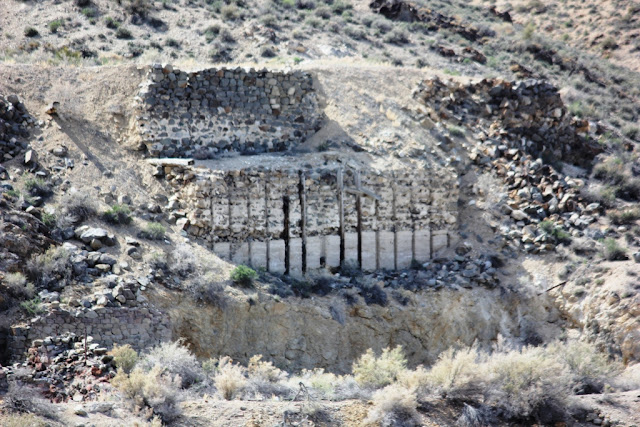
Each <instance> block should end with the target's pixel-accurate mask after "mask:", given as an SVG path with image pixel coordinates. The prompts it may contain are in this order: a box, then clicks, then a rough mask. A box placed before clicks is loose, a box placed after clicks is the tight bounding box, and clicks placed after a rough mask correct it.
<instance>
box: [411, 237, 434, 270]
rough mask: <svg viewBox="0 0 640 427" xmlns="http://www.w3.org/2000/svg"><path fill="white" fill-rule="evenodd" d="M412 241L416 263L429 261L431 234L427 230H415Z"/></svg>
mask: <svg viewBox="0 0 640 427" xmlns="http://www.w3.org/2000/svg"><path fill="white" fill-rule="evenodd" d="M414 240H415V253H414V254H413V256H414V258H415V259H416V261H418V262H427V261H428V260H429V259H431V232H430V231H429V230H417V231H416V232H415V233H414Z"/></svg>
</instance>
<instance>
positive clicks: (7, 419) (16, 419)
mask: <svg viewBox="0 0 640 427" xmlns="http://www.w3.org/2000/svg"><path fill="white" fill-rule="evenodd" d="M0 425H1V426H3V427H45V426H47V425H49V424H48V423H47V422H46V421H45V420H43V419H42V418H40V417H38V416H36V415H34V414H20V413H18V414H0Z"/></svg>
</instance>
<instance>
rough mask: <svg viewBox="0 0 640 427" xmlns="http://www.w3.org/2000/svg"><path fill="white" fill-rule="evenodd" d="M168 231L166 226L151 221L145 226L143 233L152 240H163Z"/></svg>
mask: <svg viewBox="0 0 640 427" xmlns="http://www.w3.org/2000/svg"><path fill="white" fill-rule="evenodd" d="M166 232H167V230H166V228H164V226H163V225H162V224H160V223H159V222H150V223H148V224H147V226H146V227H145V228H144V231H143V232H142V235H143V236H144V237H145V238H147V239H150V240H162V239H164V236H165V233H166Z"/></svg>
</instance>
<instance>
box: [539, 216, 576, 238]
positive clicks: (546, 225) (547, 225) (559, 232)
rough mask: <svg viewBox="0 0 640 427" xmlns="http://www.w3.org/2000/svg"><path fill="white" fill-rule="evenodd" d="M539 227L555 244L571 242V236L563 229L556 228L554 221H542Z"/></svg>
mask: <svg viewBox="0 0 640 427" xmlns="http://www.w3.org/2000/svg"><path fill="white" fill-rule="evenodd" d="M539 227H540V230H541V231H542V232H543V233H544V234H546V235H547V236H548V237H551V238H552V239H553V240H554V241H555V242H561V243H570V242H571V235H570V234H569V233H567V232H566V231H564V230H563V229H562V227H558V226H556V225H555V224H554V223H553V222H552V221H542V222H541V223H540V225H539Z"/></svg>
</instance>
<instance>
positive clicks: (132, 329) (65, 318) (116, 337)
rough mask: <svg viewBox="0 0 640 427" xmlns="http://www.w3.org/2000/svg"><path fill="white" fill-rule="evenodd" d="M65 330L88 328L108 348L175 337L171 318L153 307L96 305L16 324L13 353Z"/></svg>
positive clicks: (19, 354) (139, 347) (145, 344)
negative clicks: (172, 335) (23, 323)
mask: <svg viewBox="0 0 640 427" xmlns="http://www.w3.org/2000/svg"><path fill="white" fill-rule="evenodd" d="M74 311H76V310H74ZM85 328H86V329H85ZM65 332H71V333H74V334H76V335H77V336H84V334H85V332H86V334H87V335H88V336H91V337H92V338H93V340H94V342H99V343H100V344H101V345H104V346H105V347H107V348H110V347H112V346H113V345H114V344H119V345H124V344H129V345H131V347H133V348H134V349H135V350H138V351H139V350H144V349H145V348H147V347H149V346H153V345H157V344H160V343H162V342H165V341H170V340H171V326H170V323H169V319H168V318H167V317H166V316H164V315H162V313H160V312H159V311H158V310H156V309H153V308H147V307H96V308H93V309H87V310H84V311H76V312H71V311H67V310H65V309H55V310H53V311H50V312H48V313H47V314H45V315H42V316H38V317H36V318H35V319H33V320H31V321H30V323H29V324H27V325H20V326H12V327H11V335H10V339H9V354H10V355H12V357H14V358H17V359H20V358H21V357H22V355H23V354H24V353H25V352H26V351H27V349H28V348H29V347H30V346H31V344H32V342H33V340H37V339H44V338H46V337H48V336H54V335H60V334H63V333H65Z"/></svg>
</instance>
